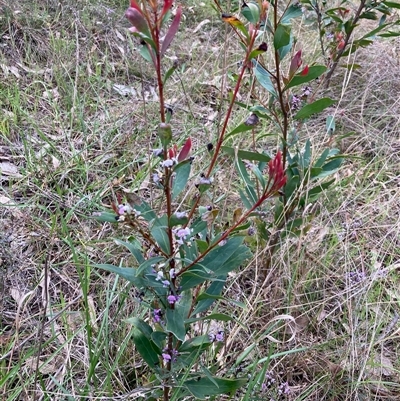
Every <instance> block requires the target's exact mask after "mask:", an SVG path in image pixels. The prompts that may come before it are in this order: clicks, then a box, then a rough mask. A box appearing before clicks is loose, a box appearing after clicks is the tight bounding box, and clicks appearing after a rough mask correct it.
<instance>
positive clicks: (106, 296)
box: [0, 0, 400, 401]
mask: <svg viewBox="0 0 400 401" xmlns="http://www.w3.org/2000/svg"><path fill="white" fill-rule="evenodd" d="M205 3H206V4H205V5H204V6H202V5H198V4H197V3H195V2H188V5H187V6H186V8H185V13H186V17H187V18H186V20H185V22H184V24H183V28H182V30H181V32H180V33H179V35H178V42H177V43H175V44H174V45H173V48H172V50H171V55H173V54H177V55H178V58H179V59H180V60H182V61H181V62H182V64H181V68H180V72H179V74H177V75H176V76H174V80H172V81H171V85H170V86H169V87H168V88H167V94H166V98H167V100H168V103H170V104H172V105H173V106H174V110H175V111H174V119H175V121H176V122H177V123H176V125H175V126H174V130H175V131H174V134H175V137H176V140H177V142H179V141H183V140H184V139H185V138H186V137H187V136H191V137H192V138H193V141H194V148H195V149H194V154H195V155H196V159H195V167H194V169H195V172H196V174H197V173H198V172H201V170H202V168H203V167H204V165H206V162H207V160H206V159H207V155H206V151H205V149H206V144H207V143H208V142H211V141H212V140H213V139H214V138H215V135H216V127H217V125H218V104H219V98H220V96H221V95H220V85H221V77H222V76H223V74H224V73H225V72H229V73H231V74H232V73H235V72H236V71H237V68H236V61H237V54H238V52H239V51H240V50H239V47H238V46H237V45H236V44H235V41H234V40H233V36H232V34H231V33H230V32H229V30H226V27H225V26H224V25H222V23H220V20H219V17H218V15H217V14H216V13H215V12H214V11H213V10H212V7H211V6H210V4H209V3H208V2H205ZM126 6H127V2H126V1H125V0H124V1H123V0H114V1H111V0H110V1H105V2H103V3H102V4H100V3H99V2H97V1H91V0H82V1H79V2H73V1H65V2H61V3H60V4H58V3H55V2H51V1H45V0H41V1H39V2H34V4H32V2H27V1H22V2H19V3H18V5H17V4H15V5H14V4H12V5H10V6H4V10H5V12H4V13H3V14H2V15H1V17H0V29H1V32H2V38H1V44H2V46H3V47H2V48H1V49H2V51H1V53H0V64H1V67H0V77H1V82H0V162H2V163H3V162H9V163H11V164H12V165H13V166H15V168H16V169H17V170H18V175H16V174H13V173H12V174H10V175H6V174H4V172H3V173H2V181H1V184H2V185H1V187H0V202H1V204H0V260H1V271H0V293H1V296H0V299H1V301H0V394H1V395H0V398H1V399H3V400H5V401H12V400H21V401H22V400H27V399H37V400H39V399H41V400H79V399H82V400H83V399H87V400H95V399H99V398H101V397H104V398H103V399H129V396H139V392H140V391H142V392H146V391H148V389H146V385H147V384H148V383H149V382H150V381H151V380H152V378H151V374H150V373H149V372H148V371H147V370H146V368H145V365H144V364H143V363H142V361H141V359H140V357H139V356H138V355H137V354H136V352H135V349H134V346H133V343H132V341H131V335H132V330H131V327H130V326H129V325H128V324H127V323H126V322H125V319H127V318H129V317H131V316H145V315H146V313H147V312H146V309H145V308H144V307H142V306H141V304H140V303H139V302H138V300H137V294H136V293H135V291H134V289H133V288H132V287H131V286H129V285H127V284H126V283H125V282H123V281H122V280H121V279H120V278H118V277H115V276H114V275H112V274H107V273H104V272H101V271H99V270H96V269H95V268H93V267H92V264H93V263H114V264H116V265H119V264H120V263H122V264H123V265H127V266H128V265H129V263H130V262H131V260H130V259H129V256H127V255H126V253H124V250H123V249H122V248H121V247H119V246H117V245H116V244H115V243H114V242H113V240H112V238H114V237H117V236H118V237H119V238H128V237H129V236H130V235H132V233H131V232H130V231H129V230H128V229H127V228H122V227H120V226H118V227H116V226H114V225H111V224H100V223H98V222H95V221H94V220H93V219H91V218H90V216H91V215H92V213H93V212H95V211H99V210H103V209H105V208H107V207H108V206H109V205H110V202H111V201H112V200H113V199H114V196H115V193H117V192H118V191H120V190H123V189H127V190H131V191H132V190H133V189H137V188H140V189H139V192H140V194H141V195H143V196H146V197H148V198H151V197H152V195H153V189H152V186H151V184H150V183H149V180H150V178H149V175H148V174H149V171H150V169H149V163H148V155H149V153H150V151H151V149H152V148H153V147H155V144H156V140H155V128H156V125H157V112H158V110H157V102H154V101H153V91H154V88H155V86H156V84H155V80H154V77H153V75H152V73H151V70H150V69H149V67H148V66H147V65H146V63H145V62H144V61H143V60H140V59H139V57H138V55H137V53H135V50H134V48H135V44H134V43H133V41H132V39H131V38H130V37H129V36H128V35H127V33H126V28H127V26H128V24H127V23H125V21H124V19H123V17H122V16H123V13H124V10H125V8H126ZM107 10H108V12H107ZM17 11H20V12H17ZM206 18H207V19H209V20H210V22H209V23H207V24H206V25H204V28H202V29H199V30H198V31H197V32H196V33H194V34H193V33H192V31H193V30H194V29H195V28H196V27H197V26H198V24H199V23H201V22H202V21H203V20H204V19H206ZM224 35H227V36H226V37H227V39H225V36H224ZM187 37H189V38H190V40H189V41H188V40H187ZM224 40H226V42H225V43H228V44H229V46H225V43H224ZM392 46H398V44H396V42H385V41H382V42H379V43H377V44H375V45H374V46H373V47H371V48H369V49H367V50H366V51H362V52H361V54H360V56H357V57H360V59H361V61H360V63H361V64H363V66H364V67H363V70H362V71H363V72H362V73H360V74H359V75H357V76H356V77H354V78H355V79H354V80H351V81H350V84H349V85H343V86H342V81H341V79H342V77H343V76H342V75H341V72H340V71H338V72H337V76H336V78H335V80H334V85H333V87H332V88H331V91H332V92H333V93H334V94H335V95H336V96H337V97H339V96H340V94H341V93H342V91H343V92H344V93H343V97H342V101H341V103H340V105H339V106H338V107H337V109H335V110H333V112H334V113H335V115H336V118H337V127H338V131H339V132H338V136H339V135H340V134H347V133H348V132H351V131H352V132H354V134H353V135H352V136H350V137H348V138H346V139H343V140H342V141H340V143H337V145H338V146H340V147H341V150H342V152H343V153H348V154H350V155H352V156H354V158H351V159H349V160H348V162H347V164H346V165H345V166H344V167H343V169H341V170H340V172H338V173H337V178H341V179H342V181H341V184H340V185H338V186H336V187H335V188H334V189H332V190H330V191H329V192H328V193H327V194H326V195H325V194H324V195H323V196H322V197H321V199H320V200H319V201H318V202H316V203H315V205H313V208H312V210H311V211H312V212H313V213H315V218H314V220H313V226H312V228H311V230H310V231H309V232H308V233H307V234H304V235H302V236H300V237H299V238H296V239H290V240H288V241H285V242H283V243H282V244H281V247H280V249H279V251H278V253H277V254H276V258H275V259H274V263H273V265H272V266H271V269H270V271H269V272H268V274H267V277H266V278H265V280H264V278H263V274H262V266H263V264H264V262H265V259H266V255H265V254H266V250H265V249H263V243H262V241H259V240H258V239H255V240H254V243H252V247H253V251H254V257H253V259H252V260H251V261H250V262H249V264H248V266H244V267H243V269H242V270H241V271H239V272H237V273H235V274H234V275H232V277H231V278H230V282H229V286H228V288H227V291H226V296H227V297H230V298H232V299H234V300H236V301H238V302H242V304H243V307H242V308H239V307H237V306H235V305H234V304H230V303H225V304H223V303H221V308H225V310H226V311H227V312H228V313H230V314H233V315H235V316H236V318H237V321H238V322H240V323H235V322H230V323H227V324H226V326H225V327H224V328H225V332H226V333H227V345H226V348H224V349H222V350H220V352H219V353H218V355H217V358H218V361H219V365H218V366H220V370H221V371H223V370H224V369H225V367H228V369H229V368H231V369H232V371H233V370H235V369H236V368H237V366H235V361H236V360H237V359H238V358H239V357H240V355H242V356H243V354H242V353H243V351H244V350H246V349H248V350H249V349H250V348H248V347H251V346H253V345H254V348H253V347H252V348H251V350H250V351H249V352H248V354H247V353H246V356H245V357H243V363H242V364H241V365H240V369H242V372H245V373H244V374H249V375H250V379H249V383H252V384H249V385H248V386H247V388H245V389H244V391H243V392H242V393H240V394H239V395H238V396H237V399H240V400H256V399H269V398H271V397H278V394H277V388H276V386H275V387H274V386H271V388H269V389H268V391H267V392H266V393H263V394H261V393H260V391H259V390H260V387H261V382H262V380H263V378H264V376H265V372H266V371H273V372H274V374H275V378H276V383H278V384H280V383H284V382H286V381H287V382H289V385H290V387H291V398H290V399H295V400H307V401H308V400H332V401H333V400H337V399H340V400H346V401H347V400H348V401H350V400H361V399H364V400H367V399H371V400H372V399H376V400H383V399H393V400H395V399H397V397H398V396H399V394H400V385H399V383H400V365H399V360H400V349H399V346H398V337H399V329H398V327H399V324H398V322H397V320H396V319H397V318H398V314H399V298H400V292H399V290H398V288H399V287H400V286H399V284H400V283H399V278H398V269H399V260H400V237H399V232H400V217H399V211H400V203H399V199H400V197H399V195H400V194H399V185H398V184H399V181H398V176H399V172H400V158H399V149H400V147H399V146H400V143H399V140H398V135H397V132H398V131H399V127H400V124H399V118H398V116H399V113H400V107H399V104H398V101H397V98H398V90H399V89H400V88H399V84H398V82H400V77H399V73H398V72H397V71H396V70H395V69H394V67H393V65H396V64H395V63H396V62H397V61H396V60H395V59H394V58H391V56H390V55H391V53H390V52H389V51H388V49H391V47H392ZM188 53H191V55H190V57H189V56H188ZM382 54H387V57H386V58H387V60H388V61H387V63H386V64H385V63H383V62H382V57H381V55H382ZM171 63H172V61H171ZM391 63H393V65H392V64H391ZM116 84H117V85H125V86H128V87H129V88H133V89H134V90H135V93H136V95H134V96H127V97H124V96H122V95H120V94H118V93H117V91H116V90H115V89H114V85H116ZM227 85H228V86H229V85H230V84H229V81H228V83H227ZM247 96H248V95H247V94H245V93H244V94H243V99H242V101H243V102H247V101H248V100H247ZM143 98H145V99H146V100H147V101H146V102H144V101H143ZM210 100H211V102H210ZM245 118H246V112H245V110H243V109H239V108H238V109H237V110H235V116H234V121H235V122H240V121H243V120H244V119H245ZM232 126H233V125H232ZM273 130H274V128H273V127H272V126H270V125H268V124H265V126H263V130H262V132H260V134H259V135H260V137H261V139H260V140H259V141H258V143H257V147H259V148H260V149H263V148H265V149H268V146H270V145H271V144H272V142H271V139H270V138H269V137H264V134H268V133H269V132H272V131H273ZM301 134H302V135H303V137H302V138H306V137H307V136H311V137H313V138H324V136H325V132H324V122H323V121H322V119H321V120H318V119H316V120H312V121H310V122H309V123H308V124H307V125H306V126H305V127H304V128H303V129H302V132H301ZM396 135H397V136H396ZM324 140H325V139H324ZM233 143H234V144H235V145H237V144H238V143H241V145H242V146H246V145H249V146H251V140H248V138H243V137H240V136H238V137H235V138H234V139H233ZM321 147H322V145H321ZM234 178H235V177H234V174H233V173H232V169H231V165H230V163H229V161H226V162H225V163H223V164H221V167H220V172H219V174H218V186H217V187H216V189H215V197H216V198H217V197H220V196H225V198H223V199H222V200H221V205H222V206H221V208H223V209H224V211H225V213H224V214H223V218H224V219H225V220H229V218H230V215H231V214H232V212H233V210H234V209H235V208H236V202H237V194H235V193H234V192H233V191H231V192H230V189H234V188H235V186H236V183H235V181H234ZM7 199H8V200H9V202H10V203H8V204H7ZM207 201H210V203H211V201H212V199H208V200H207ZM154 202H156V201H154ZM317 212H318V213H317ZM379 270H382V273H381V274H379ZM352 272H359V273H360V274H361V273H362V274H364V275H365V279H363V280H360V281H359V282H355V283H352V282H350V279H349V274H350V273H352ZM44 277H46V280H45V279H44ZM279 317H280V318H279ZM274 324H276V326H274ZM293 333H294V334H295V337H294V339H293V340H290V341H289V338H290V337H291V336H292V334H293ZM296 349H304V351H301V352H292V351H294V350H296ZM268 356H270V358H268ZM210 358H211V356H210ZM259 360H262V361H263V362H262V363H260V364H259V365H257V364H255V363H254V362H255V361H259ZM142 399H143V398H142ZM221 399H222V398H221Z"/></svg>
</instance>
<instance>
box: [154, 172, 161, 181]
mask: <svg viewBox="0 0 400 401" xmlns="http://www.w3.org/2000/svg"><path fill="white" fill-rule="evenodd" d="M152 178H153V182H154V184H158V183H159V182H160V180H161V178H160V176H159V175H158V174H157V173H154V174H153V177H152Z"/></svg>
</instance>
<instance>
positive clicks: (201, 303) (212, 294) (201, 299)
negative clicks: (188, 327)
mask: <svg viewBox="0 0 400 401" xmlns="http://www.w3.org/2000/svg"><path fill="white" fill-rule="evenodd" d="M225 281H226V275H222V276H220V277H218V281H214V282H213V283H211V285H210V286H209V287H208V288H207V290H206V291H205V292H203V293H201V294H200V295H199V296H198V297H197V300H196V302H197V306H196V307H195V309H194V310H193V312H192V313H191V315H190V316H195V315H197V314H198V313H201V312H204V311H206V310H207V309H208V308H209V307H210V306H211V305H212V304H213V303H214V302H215V301H216V299H218V297H219V296H220V294H221V293H222V290H223V289H224V286H225ZM207 296H208V297H209V298H207Z"/></svg>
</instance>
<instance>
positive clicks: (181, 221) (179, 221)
mask: <svg viewBox="0 0 400 401" xmlns="http://www.w3.org/2000/svg"><path fill="white" fill-rule="evenodd" d="M187 222H188V218H187V217H186V216H185V217H178V216H177V215H176V214H175V213H174V214H173V215H172V216H171V217H170V219H169V226H170V227H175V226H179V225H182V226H183V225H185V224H187Z"/></svg>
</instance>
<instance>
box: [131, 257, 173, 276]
mask: <svg viewBox="0 0 400 401" xmlns="http://www.w3.org/2000/svg"><path fill="white" fill-rule="evenodd" d="M165 260H166V259H165V258H164V257H163V256H155V257H154V258H150V259H147V260H145V261H144V262H143V263H142V264H141V265H140V266H139V267H138V268H137V270H136V275H137V276H140V275H141V274H143V273H148V271H147V270H149V269H150V268H151V267H152V265H156V264H157V263H160V262H163V261H165Z"/></svg>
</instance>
